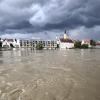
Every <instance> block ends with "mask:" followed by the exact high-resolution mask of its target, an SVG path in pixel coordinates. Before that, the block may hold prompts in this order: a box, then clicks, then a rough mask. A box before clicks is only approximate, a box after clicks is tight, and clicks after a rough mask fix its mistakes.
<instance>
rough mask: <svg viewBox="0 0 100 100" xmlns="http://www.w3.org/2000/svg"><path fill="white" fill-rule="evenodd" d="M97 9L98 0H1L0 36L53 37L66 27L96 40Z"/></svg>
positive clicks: (99, 14)
mask: <svg viewBox="0 0 100 100" xmlns="http://www.w3.org/2000/svg"><path fill="white" fill-rule="evenodd" d="M99 9H100V0H0V32H1V34H0V35H1V36H2V37H5V36H9V34H11V35H12V36H17V34H18V36H21V37H24V36H25V38H30V37H32V36H33V38H34V37H45V38H46V37H48V38H53V37H55V36H56V35H59V34H62V33H63V31H64V29H65V28H66V29H67V30H69V34H70V36H72V37H73V38H80V39H82V38H94V39H99V38H100V12H99ZM45 32H47V33H45ZM24 34H25V35H24Z"/></svg>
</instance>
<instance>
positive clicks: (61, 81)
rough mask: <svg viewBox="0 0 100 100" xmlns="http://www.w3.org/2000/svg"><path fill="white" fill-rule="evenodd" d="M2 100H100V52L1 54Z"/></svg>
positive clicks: (13, 52) (24, 50)
mask: <svg viewBox="0 0 100 100" xmlns="http://www.w3.org/2000/svg"><path fill="white" fill-rule="evenodd" d="M0 100H100V49H92V50H90V49H87V50H74V49H73V50H43V51H33V50H30V49H21V50H11V51H0Z"/></svg>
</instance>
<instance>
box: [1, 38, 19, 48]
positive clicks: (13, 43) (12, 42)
mask: <svg viewBox="0 0 100 100" xmlns="http://www.w3.org/2000/svg"><path fill="white" fill-rule="evenodd" d="M1 42H2V47H8V48H9V47H15V48H16V47H18V48H19V47H20V40H17V39H2V40H1Z"/></svg>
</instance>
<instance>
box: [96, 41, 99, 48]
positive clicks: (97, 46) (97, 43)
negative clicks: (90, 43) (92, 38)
mask: <svg viewBox="0 0 100 100" xmlns="http://www.w3.org/2000/svg"><path fill="white" fill-rule="evenodd" d="M96 48H99V49H100V41H97V42H96Z"/></svg>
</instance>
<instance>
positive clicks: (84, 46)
mask: <svg viewBox="0 0 100 100" xmlns="http://www.w3.org/2000/svg"><path fill="white" fill-rule="evenodd" d="M88 47H89V46H88V44H83V45H81V48H83V49H87V48H88Z"/></svg>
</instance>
